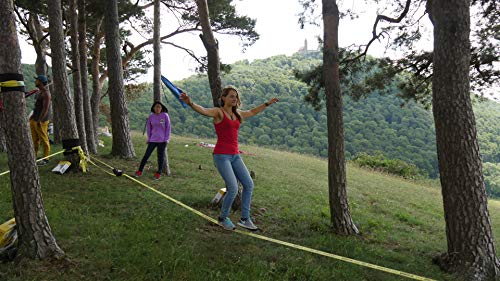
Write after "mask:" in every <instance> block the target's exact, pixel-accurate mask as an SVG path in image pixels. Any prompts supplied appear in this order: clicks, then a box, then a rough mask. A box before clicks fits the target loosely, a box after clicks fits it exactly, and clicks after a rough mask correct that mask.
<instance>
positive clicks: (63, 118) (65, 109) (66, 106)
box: [48, 0, 78, 140]
mask: <svg viewBox="0 0 500 281" xmlns="http://www.w3.org/2000/svg"><path fill="white" fill-rule="evenodd" d="M48 4H49V6H48V11H49V32H50V49H51V51H52V73H53V81H54V91H53V92H52V101H53V105H54V106H53V110H54V119H57V120H58V122H57V125H59V126H58V127H55V128H56V129H58V131H59V133H60V136H61V139H62V140H65V139H78V131H77V128H76V122H75V110H74V107H73V100H72V99H71V96H70V90H69V82H68V75H67V74H66V51H65V50H66V48H65V46H64V32H63V26H62V11H61V0H50V1H49V2H48ZM56 116H57V118H56Z"/></svg>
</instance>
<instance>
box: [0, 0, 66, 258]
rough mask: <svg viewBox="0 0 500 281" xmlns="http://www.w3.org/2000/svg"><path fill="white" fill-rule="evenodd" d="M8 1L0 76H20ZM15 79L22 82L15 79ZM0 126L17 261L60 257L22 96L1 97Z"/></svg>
mask: <svg viewBox="0 0 500 281" xmlns="http://www.w3.org/2000/svg"><path fill="white" fill-rule="evenodd" d="M13 8H14V7H13V2H12V1H11V0H7V1H0V18H1V19H2V20H1V21H0V42H2V44H0V74H4V73H21V72H22V71H21V50H20V48H19V42H18V39H17V34H16V33H15V32H16V24H15V18H14V11H13ZM18 80H22V79H19V78H18ZM1 97H2V101H3V109H2V111H0V124H1V125H0V127H1V128H3V130H4V133H5V136H6V140H7V147H8V152H7V155H8V163H9V169H10V179H11V190H12V199H13V203H14V216H15V219H16V228H17V231H18V235H19V241H18V250H19V252H18V253H19V256H18V257H19V258H22V257H28V258H33V259H34V258H37V259H47V258H60V257H62V256H63V255H64V252H63V251H62V250H61V249H60V248H59V246H58V245H57V243H56V240H55V238H54V236H53V235H52V231H51V229H50V225H49V222H48V220H47V216H46V215H45V209H44V205H43V199H42V192H41V187H40V180H39V175H38V170H37V166H36V164H35V153H34V148H33V143H32V142H31V141H27V140H30V139H31V136H30V131H29V129H28V120H27V118H26V110H25V108H26V104H25V101H26V100H25V99H24V93H23V92H21V91H16V92H6V93H3V94H2V96H1Z"/></svg>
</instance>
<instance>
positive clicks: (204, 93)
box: [129, 53, 500, 196]
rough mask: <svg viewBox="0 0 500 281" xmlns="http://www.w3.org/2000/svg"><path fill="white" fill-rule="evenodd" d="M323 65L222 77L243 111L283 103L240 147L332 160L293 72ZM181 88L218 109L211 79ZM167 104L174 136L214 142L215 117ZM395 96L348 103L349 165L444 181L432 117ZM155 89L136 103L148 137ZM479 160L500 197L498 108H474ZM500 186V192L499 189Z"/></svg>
mask: <svg viewBox="0 0 500 281" xmlns="http://www.w3.org/2000/svg"><path fill="white" fill-rule="evenodd" d="M320 62H321V58H320V54H319V53H312V54H308V55H307V56H303V55H299V54H295V55H293V56H284V55H282V56H275V57H270V58H267V59H263V60H256V61H254V62H252V63H249V62H248V61H240V62H237V63H235V64H233V65H232V71H231V72H230V73H229V74H226V75H224V76H223V77H222V79H223V85H228V84H232V85H234V86H236V87H237V88H238V89H239V90H240V93H241V95H242V102H243V109H250V108H252V107H254V106H257V105H259V104H261V103H263V102H265V101H267V100H269V99H270V98H271V97H273V96H277V97H278V98H279V99H280V101H279V102H278V103H277V104H275V105H273V106H271V107H269V108H267V109H266V110H265V111H264V112H263V113H262V114H260V115H259V116H257V117H254V118H250V119H248V120H245V122H244V123H243V125H242V127H241V130H240V141H241V142H243V143H249V144H257V145H259V146H267V147H274V148H278V149H283V150H288V151H292V152H299V153H307V154H313V155H317V156H321V157H326V156H327V136H326V113H325V111H324V108H323V109H322V110H321V111H315V110H314V109H313V108H312V107H311V106H310V105H309V104H307V103H306V102H304V95H305V94H306V93H307V87H306V85H305V84H304V83H302V82H299V81H297V80H296V79H295V77H294V75H293V70H294V69H298V70H304V69H309V68H311V67H312V66H314V65H317V64H319V63H320ZM176 85H177V86H178V87H179V88H182V89H183V90H184V91H186V92H187V93H189V94H190V95H191V96H192V97H193V100H194V101H195V102H196V103H198V104H200V105H203V106H206V107H208V106H212V100H211V95H210V90H209V85H208V80H207V78H206V76H205V75H201V76H191V77H189V78H187V79H184V80H182V81H177V82H176ZM164 94H165V95H164V97H166V98H167V105H168V108H169V110H170V116H171V119H172V124H173V133H175V134H178V135H185V136H195V137H200V138H215V132H214V129H213V125H212V123H211V120H210V119H209V118H206V117H203V116H200V115H198V114H196V113H194V112H193V111H192V110H191V109H189V108H186V109H184V108H182V107H181V106H180V103H179V102H178V101H177V100H175V98H174V97H173V96H172V95H171V93H170V92H169V91H168V90H167V89H166V88H164ZM395 94H396V90H394V91H393V93H392V94H390V95H385V96H381V95H379V94H378V93H373V94H372V95H370V96H369V97H367V98H365V99H361V100H359V101H354V100H353V99H351V98H350V97H348V96H345V98H344V122H345V135H346V153H347V155H346V156H347V158H348V159H350V158H352V157H354V156H355V155H356V154H358V153H360V152H366V153H369V154H378V153H381V154H383V155H384V156H385V157H387V158H394V159H401V160H403V161H406V162H408V163H412V164H415V165H416V166H417V167H419V168H420V169H421V170H422V171H423V173H425V174H427V175H428V176H429V177H431V178H436V177H437V176H438V167H437V156H436V144H435V133H434V121H433V118H432V113H431V112H430V111H428V110H425V109H424V108H423V107H422V106H420V105H418V104H416V103H409V104H407V105H405V106H404V107H401V106H400V105H401V104H402V100H401V99H399V98H397V97H395ZM152 99H153V98H152V85H149V86H148V87H147V89H146V90H145V92H144V93H142V94H141V95H139V96H137V95H135V96H134V97H132V98H131V100H130V101H129V114H130V120H131V127H132V129H135V130H143V128H144V123H145V120H146V118H147V116H148V115H149V113H150V112H149V109H150V107H151V104H152ZM475 113H476V121H477V128H478V134H479V140H480V147H481V153H482V155H483V160H484V162H486V163H485V176H486V178H487V179H486V182H487V185H488V188H489V194H490V195H496V196H500V183H498V180H496V182H495V181H494V178H491V177H490V176H489V175H496V174H499V171H498V166H499V165H498V163H500V122H499V121H498V120H500V104H497V103H494V102H482V103H479V102H478V103H476V104H475ZM497 185H499V186H497Z"/></svg>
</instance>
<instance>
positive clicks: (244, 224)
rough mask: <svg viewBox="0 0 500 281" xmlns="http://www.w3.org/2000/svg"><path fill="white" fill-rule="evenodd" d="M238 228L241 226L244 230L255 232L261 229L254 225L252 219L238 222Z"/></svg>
mask: <svg viewBox="0 0 500 281" xmlns="http://www.w3.org/2000/svg"><path fill="white" fill-rule="evenodd" d="M238 226H241V227H243V228H246V229H248V230H252V231H255V230H257V229H259V228H258V227H257V226H256V225H255V224H253V222H252V219H250V218H248V219H246V220H243V219H240V221H239V222H238Z"/></svg>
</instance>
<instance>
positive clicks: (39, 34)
mask: <svg viewBox="0 0 500 281" xmlns="http://www.w3.org/2000/svg"><path fill="white" fill-rule="evenodd" d="M29 24H30V26H31V27H32V29H33V34H34V35H35V38H32V41H33V47H34V48H35V52H36V61H35V71H36V73H37V74H42V75H47V74H48V73H47V72H48V71H49V70H48V66H47V60H46V53H47V40H46V39H45V38H44V39H42V38H43V36H44V34H43V29H42V24H41V23H40V19H39V18H38V15H37V14H35V13H32V12H30V17H29Z"/></svg>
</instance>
